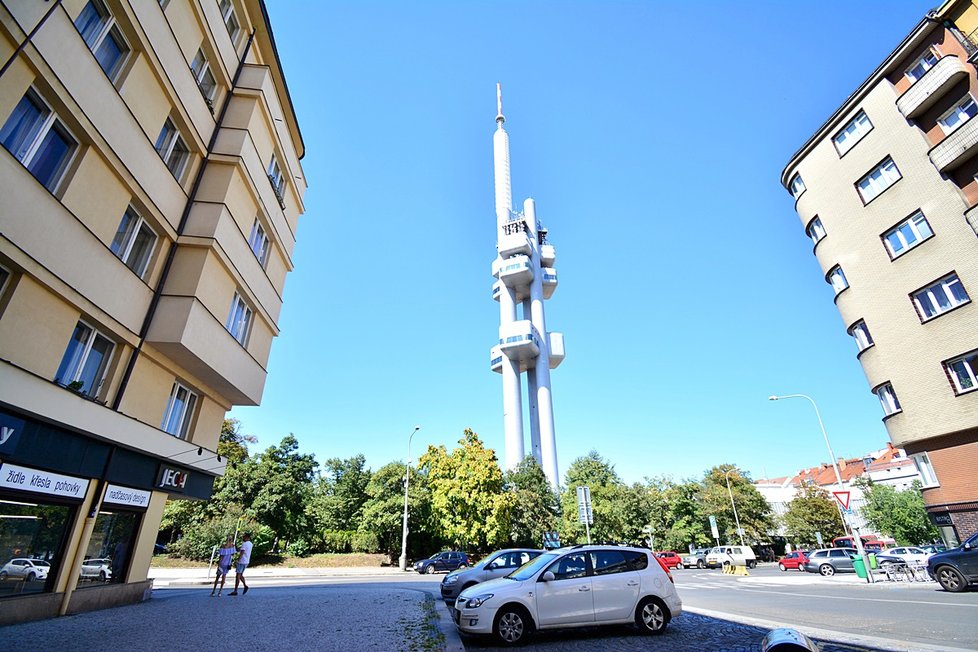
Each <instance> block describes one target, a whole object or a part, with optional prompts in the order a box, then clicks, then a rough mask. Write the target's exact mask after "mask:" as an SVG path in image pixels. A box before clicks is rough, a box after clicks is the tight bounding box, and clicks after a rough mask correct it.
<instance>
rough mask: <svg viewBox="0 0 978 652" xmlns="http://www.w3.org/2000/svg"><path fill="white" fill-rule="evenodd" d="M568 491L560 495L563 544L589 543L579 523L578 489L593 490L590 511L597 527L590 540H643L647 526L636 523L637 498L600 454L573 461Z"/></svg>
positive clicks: (615, 541) (565, 480)
mask: <svg viewBox="0 0 978 652" xmlns="http://www.w3.org/2000/svg"><path fill="white" fill-rule="evenodd" d="M564 484H565V487H566V488H565V489H564V491H563V493H562V494H561V496H560V506H561V510H562V512H563V517H562V519H561V523H560V536H561V543H564V544H572V543H586V542H587V535H586V530H585V527H584V525H583V524H581V523H580V522H579V520H578V512H577V488H578V487H590V488H591V509H592V512H593V514H594V524H593V525H591V541H592V542H595V543H617V542H623V541H632V540H635V539H639V538H641V537H642V534H641V529H642V526H643V525H644V523H641V520H642V519H639V521H640V522H635V521H634V517H635V512H636V510H637V509H640V508H639V507H638V506H637V504H638V503H639V502H640V499H639V497H638V496H636V495H635V493H634V492H633V491H632V489H631V488H629V487H627V486H626V485H625V483H624V482H622V480H621V478H620V477H619V476H618V473H617V472H616V471H615V467H614V465H612V464H611V463H610V462H608V461H607V460H605V459H604V458H602V457H601V456H600V455H599V454H598V452H597V451H591V452H590V453H588V454H587V455H585V456H584V457H579V458H577V459H576V460H574V461H573V462H572V463H571V465H570V467H569V468H568V469H567V473H566V474H565V476H564Z"/></svg>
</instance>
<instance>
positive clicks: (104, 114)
mask: <svg viewBox="0 0 978 652" xmlns="http://www.w3.org/2000/svg"><path fill="white" fill-rule="evenodd" d="M0 65H2V68H0V144H2V147H0V625H2V624H4V623H8V622H14V621H19V620H25V619H30V618H38V617H45V616H50V615H56V614H59V613H62V614H63V613H72V612H78V611H84V610H87V609H93V608H98V607H102V606H110V605H113V604H121V603H126V602H133V601H137V600H141V599H143V598H144V597H145V596H147V595H148V591H149V588H150V584H151V583H150V582H149V581H148V580H147V572H148V568H149V565H150V558H151V556H152V554H153V552H154V544H155V543H156V537H157V533H158V529H159V523H160V518H161V515H162V512H163V506H164V504H165V502H166V500H167V498H168V497H184V498H191V499H205V498H207V497H208V496H209V495H210V492H211V487H212V484H213V481H214V479H215V477H217V476H219V475H221V474H222V473H223V470H224V466H225V463H226V461H225V460H223V459H222V458H221V457H220V456H218V454H217V452H216V450H217V444H218V437H219V433H220V430H221V425H222V422H223V419H224V415H225V413H226V412H227V411H228V410H229V409H230V408H231V407H232V406H234V405H257V404H258V403H259V401H260V400H261V395H262V389H263V386H264V383H265V376H266V369H267V366H268V356H269V349H270V346H271V343H272V339H273V338H274V337H275V336H276V335H277V334H278V328H277V325H276V324H277V321H278V317H279V312H280V310H281V307H282V293H283V289H284V285H285V277H286V275H287V274H288V272H289V271H290V270H291V269H292V259H291V257H292V251H293V247H294V245H295V233H296V225H297V221H298V219H299V216H300V215H301V214H302V212H303V203H302V198H303V194H304V192H305V188H306V182H305V178H304V175H303V172H302V166H301V164H300V159H301V158H302V156H303V154H304V145H303V142H302V136H301V134H300V132H299V125H298V122H297V120H296V116H295V112H294V108H293V105H292V101H291V99H290V96H289V91H288V87H287V86H286V82H285V77H284V73H283V70H282V66H281V63H280V62H279V59H278V54H277V51H276V47H275V40H274V38H273V35H272V30H271V26H270V24H269V19H268V15H267V13H266V9H265V5H264V2H263V1H262V0H159V1H156V0H51V1H48V2H37V1H36V0H0Z"/></svg>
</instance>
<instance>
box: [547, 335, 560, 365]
mask: <svg viewBox="0 0 978 652" xmlns="http://www.w3.org/2000/svg"><path fill="white" fill-rule="evenodd" d="M547 342H548V343H549V348H550V368H551V369H556V368H557V367H558V366H559V365H560V363H561V362H563V361H564V334H563V333H547Z"/></svg>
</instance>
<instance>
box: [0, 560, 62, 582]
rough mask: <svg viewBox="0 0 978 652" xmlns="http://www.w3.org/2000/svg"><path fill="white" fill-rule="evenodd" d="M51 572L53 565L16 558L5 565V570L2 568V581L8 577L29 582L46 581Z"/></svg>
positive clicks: (0, 576)
mask: <svg viewBox="0 0 978 652" xmlns="http://www.w3.org/2000/svg"><path fill="white" fill-rule="evenodd" d="M49 570H51V564H49V563H47V562H46V561H42V560H40V559H28V558H27V557H15V558H13V559H11V560H10V561H8V562H7V563H6V564H4V565H3V568H0V580H5V579H7V578H8V577H16V578H19V579H24V580H27V581H28V582H33V581H34V580H46V579H47V578H48V571H49Z"/></svg>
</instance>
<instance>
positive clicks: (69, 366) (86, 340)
mask: <svg viewBox="0 0 978 652" xmlns="http://www.w3.org/2000/svg"><path fill="white" fill-rule="evenodd" d="M114 346H115V345H114V344H113V343H112V340H110V339H109V338H107V337H105V336H104V335H102V334H101V333H99V332H98V331H97V330H95V329H94V328H92V327H91V326H89V325H88V324H86V323H85V322H81V321H80V322H78V325H76V326H75V332H74V333H72V335H71V340H69V342H68V348H67V349H65V354H64V356H63V357H62V358H61V365H60V366H59V367H58V374H57V376H55V378H54V380H55V382H56V383H58V384H60V385H64V386H65V387H67V388H69V389H72V390H74V391H76V392H78V393H79V394H85V395H86V396H96V395H97V394H98V391H99V389H100V388H101V387H102V381H103V380H105V372H106V370H107V369H108V367H109V359H110V358H111V357H112V349H113V347H114Z"/></svg>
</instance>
